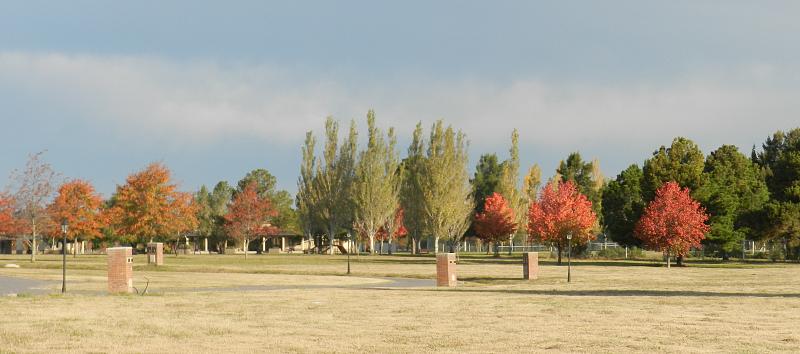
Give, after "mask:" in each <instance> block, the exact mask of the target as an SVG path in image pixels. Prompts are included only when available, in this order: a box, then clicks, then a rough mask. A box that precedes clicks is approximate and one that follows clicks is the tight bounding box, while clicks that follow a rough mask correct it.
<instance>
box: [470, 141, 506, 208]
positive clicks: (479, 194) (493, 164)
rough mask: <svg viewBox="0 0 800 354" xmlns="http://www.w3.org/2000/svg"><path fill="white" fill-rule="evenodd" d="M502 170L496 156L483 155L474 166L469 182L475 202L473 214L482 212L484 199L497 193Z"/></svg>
mask: <svg viewBox="0 0 800 354" xmlns="http://www.w3.org/2000/svg"><path fill="white" fill-rule="evenodd" d="M502 177H503V168H502V166H501V165H500V163H498V162H497V155H495V154H483V155H481V158H480V159H479V160H478V164H477V165H476V166H475V174H474V176H473V178H472V180H470V183H471V184H472V196H473V200H474V201H475V212H476V213H480V212H483V206H484V204H485V201H486V198H487V197H489V196H491V195H492V194H493V193H495V192H497V191H498V186H499V184H500V179H501V178H502Z"/></svg>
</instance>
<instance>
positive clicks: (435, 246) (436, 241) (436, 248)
mask: <svg viewBox="0 0 800 354" xmlns="http://www.w3.org/2000/svg"><path fill="white" fill-rule="evenodd" d="M433 240H434V243H433V254H439V236H436V237H434V238H433Z"/></svg>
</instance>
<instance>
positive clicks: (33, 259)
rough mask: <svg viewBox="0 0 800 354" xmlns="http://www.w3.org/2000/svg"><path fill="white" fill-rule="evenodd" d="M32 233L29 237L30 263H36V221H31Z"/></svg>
mask: <svg viewBox="0 0 800 354" xmlns="http://www.w3.org/2000/svg"><path fill="white" fill-rule="evenodd" d="M31 226H32V228H31V229H32V230H33V232H32V233H31V234H32V237H31V262H36V219H31Z"/></svg>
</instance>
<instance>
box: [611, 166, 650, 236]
mask: <svg viewBox="0 0 800 354" xmlns="http://www.w3.org/2000/svg"><path fill="white" fill-rule="evenodd" d="M642 178H643V174H642V169H641V168H639V166H638V165H636V164H633V165H630V166H629V167H628V168H627V169H625V170H624V171H622V172H620V174H619V175H617V178H616V179H614V180H612V181H610V182H609V183H608V185H607V186H606V187H605V189H603V221H604V223H605V227H606V231H607V232H608V233H609V236H610V237H611V239H612V240H614V241H615V242H617V243H619V244H621V245H626V246H637V247H638V246H641V241H640V240H639V239H638V238H636V237H635V236H634V233H633V230H634V228H635V227H636V222H637V221H639V218H640V217H641V216H642V212H643V211H644V207H645V201H644V197H643V196H642Z"/></svg>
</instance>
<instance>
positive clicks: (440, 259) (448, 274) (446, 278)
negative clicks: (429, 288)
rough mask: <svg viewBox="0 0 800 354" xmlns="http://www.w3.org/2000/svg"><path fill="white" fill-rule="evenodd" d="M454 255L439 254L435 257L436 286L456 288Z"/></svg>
mask: <svg viewBox="0 0 800 354" xmlns="http://www.w3.org/2000/svg"><path fill="white" fill-rule="evenodd" d="M457 283H458V279H457V277H456V254H455V253H439V254H437V255H436V286H450V287H452V286H456V284H457Z"/></svg>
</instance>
